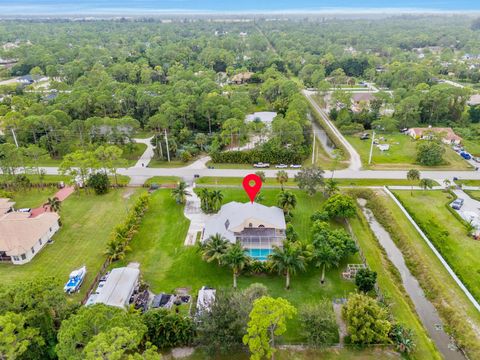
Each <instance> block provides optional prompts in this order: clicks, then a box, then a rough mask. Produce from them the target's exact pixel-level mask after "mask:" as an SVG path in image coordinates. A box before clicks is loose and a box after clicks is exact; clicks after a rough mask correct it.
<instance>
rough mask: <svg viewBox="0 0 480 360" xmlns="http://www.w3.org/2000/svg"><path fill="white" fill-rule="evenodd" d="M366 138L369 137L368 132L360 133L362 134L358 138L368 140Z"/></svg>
mask: <svg viewBox="0 0 480 360" xmlns="http://www.w3.org/2000/svg"><path fill="white" fill-rule="evenodd" d="M368 139H370V135H369V134H368V133H365V134H362V136H360V140H368Z"/></svg>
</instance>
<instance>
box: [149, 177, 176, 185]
mask: <svg viewBox="0 0 480 360" xmlns="http://www.w3.org/2000/svg"><path fill="white" fill-rule="evenodd" d="M180 180H181V178H179V177H177V176H153V177H151V178H150V179H148V180H147V181H145V185H150V184H157V185H165V184H176V183H178V182H179V181H180Z"/></svg>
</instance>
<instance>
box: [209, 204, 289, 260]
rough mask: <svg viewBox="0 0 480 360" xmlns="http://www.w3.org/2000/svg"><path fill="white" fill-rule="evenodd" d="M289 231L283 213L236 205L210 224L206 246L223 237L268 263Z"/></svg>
mask: <svg viewBox="0 0 480 360" xmlns="http://www.w3.org/2000/svg"><path fill="white" fill-rule="evenodd" d="M285 229H286V224H285V216H284V214H283V211H282V209H280V208H278V207H276V206H270V207H268V206H265V205H262V204H258V203H255V202H254V203H249V202H248V203H239V202H236V201H232V202H230V203H228V204H225V205H223V206H222V207H221V209H220V211H219V212H218V213H217V214H216V215H214V216H212V217H211V218H210V219H209V220H208V221H207V222H206V224H205V228H204V230H203V236H202V242H205V241H207V240H208V238H209V237H210V236H213V235H215V234H220V235H221V236H223V237H224V238H225V239H227V240H228V241H230V242H231V243H236V242H237V241H238V242H240V243H241V244H242V246H243V247H244V248H245V250H246V251H247V252H248V254H249V255H250V256H251V257H252V258H254V259H256V260H266V259H267V257H268V255H269V254H270V253H271V252H272V249H273V246H282V243H283V240H285Z"/></svg>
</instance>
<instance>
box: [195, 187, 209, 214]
mask: <svg viewBox="0 0 480 360" xmlns="http://www.w3.org/2000/svg"><path fill="white" fill-rule="evenodd" d="M198 197H199V198H200V203H201V205H200V207H201V209H202V210H203V211H204V212H206V213H209V212H210V204H209V202H210V191H209V190H208V189H207V188H200V190H198Z"/></svg>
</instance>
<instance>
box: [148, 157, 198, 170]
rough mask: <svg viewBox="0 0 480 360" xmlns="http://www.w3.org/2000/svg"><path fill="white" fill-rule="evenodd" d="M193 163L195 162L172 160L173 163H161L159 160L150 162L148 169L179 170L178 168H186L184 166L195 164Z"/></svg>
mask: <svg viewBox="0 0 480 360" xmlns="http://www.w3.org/2000/svg"><path fill="white" fill-rule="evenodd" d="M193 161H194V160H192V161H188V162H184V161H181V160H172V161H170V162H168V161H161V160H157V159H152V160H151V161H150V162H149V164H148V167H149V168H178V167H184V166H187V165H190V164H191V163H193Z"/></svg>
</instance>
